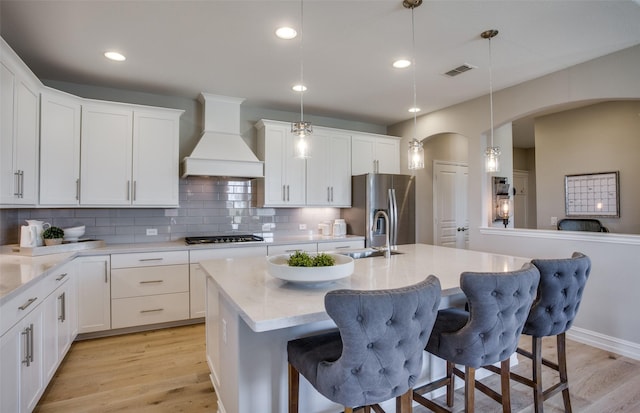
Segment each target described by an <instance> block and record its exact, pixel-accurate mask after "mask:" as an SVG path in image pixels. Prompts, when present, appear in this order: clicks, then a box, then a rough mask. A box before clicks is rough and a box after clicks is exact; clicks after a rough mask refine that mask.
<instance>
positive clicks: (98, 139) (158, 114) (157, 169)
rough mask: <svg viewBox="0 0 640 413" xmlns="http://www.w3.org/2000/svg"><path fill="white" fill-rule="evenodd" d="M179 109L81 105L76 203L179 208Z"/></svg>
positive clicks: (111, 104) (99, 104)
mask: <svg viewBox="0 0 640 413" xmlns="http://www.w3.org/2000/svg"><path fill="white" fill-rule="evenodd" d="M181 114H182V111H180V110H174V109H164V108H151V107H138V106H131V105H123V104H117V103H109V102H88V103H85V104H83V106H82V134H81V142H82V145H81V148H82V149H81V163H80V164H81V174H80V176H81V179H80V188H81V190H80V203H81V205H95V206H101V205H122V206H166V207H175V206H178V150H179V149H178V145H179V128H180V115H181Z"/></svg>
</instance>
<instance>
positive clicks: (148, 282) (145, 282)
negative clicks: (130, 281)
mask: <svg viewBox="0 0 640 413" xmlns="http://www.w3.org/2000/svg"><path fill="white" fill-rule="evenodd" d="M163 282H164V280H149V281H140V284H158V283H163Z"/></svg>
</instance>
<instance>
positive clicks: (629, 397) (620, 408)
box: [35, 324, 640, 413]
mask: <svg viewBox="0 0 640 413" xmlns="http://www.w3.org/2000/svg"><path fill="white" fill-rule="evenodd" d="M528 343H529V340H525V339H524V338H523V341H522V344H523V346H524V347H528V346H527V344H528ZM543 343H544V354H545V356H546V355H547V354H550V353H548V351H549V350H550V349H551V344H552V343H553V341H552V340H546V339H545V340H544V341H543ZM567 351H568V355H567V357H568V364H569V382H570V387H571V401H572V406H573V411H574V412H575V413H614V412H628V413H639V412H640V361H636V360H632V359H629V358H626V357H621V356H618V355H615V354H612V353H608V352H606V351H602V350H599V349H596V348H593V347H590V346H586V345H584V344H580V343H576V342H574V341H570V340H568V341H567ZM554 357H555V356H554ZM529 368H530V364H529V361H528V360H526V359H521V362H520V364H519V365H518V366H516V367H515V368H514V370H516V371H520V372H527V371H529V370H528V369H529ZM552 376H553V374H551V375H549V374H547V375H545V376H544V380H545V383H547V382H548V381H549V380H553V379H554V377H552ZM483 381H484V382H485V383H490V384H497V383H498V380H497V378H496V377H490V378H487V379H485V380H483ZM496 388H498V387H496ZM511 391H512V406H513V412H514V413H530V412H533V406H532V403H533V402H532V393H531V391H530V390H529V389H528V388H526V387H524V386H522V385H520V384H517V383H513V382H512V390H511ZM462 397H463V393H462V392H461V391H460V390H459V391H457V392H456V400H455V411H456V412H459V411H462V410H464V409H463V408H464V403H463V398H462ZM35 411H36V412H39V413H49V412H54V413H58V412H60V413H62V412H64V413H76V412H96V413H97V412H100V413H106V412H123V411H127V412H136V413H137V412H143V413H145V412H149V413H150V412H154V413H156V412H190V413H201V412H215V411H216V397H215V394H214V392H213V389H212V386H211V383H210V381H209V371H208V367H207V363H206V361H205V339H204V324H196V325H191V326H186V327H176V328H170V329H164V330H157V331H150V332H144V333H136V334H129V335H125V336H118V337H108V338H100V339H94V340H87V341H80V342H76V343H74V344H73V346H72V348H71V350H70V351H69V353H68V354H67V357H66V358H65V360H64V362H63V364H62V365H61V367H60V368H59V369H58V372H57V373H56V375H55V377H54V379H53V380H52V381H51V383H50V385H49V387H48V389H47V391H46V393H45V394H44V396H43V397H42V399H41V400H40V403H39V404H38V407H37V408H36V410H35ZM426 411H428V410H426V409H423V408H421V407H416V408H414V413H423V412H426ZM476 411H477V412H479V413H493V412H496V413H498V412H501V411H502V409H501V407H500V405H499V404H497V403H496V402H494V401H493V400H491V399H489V398H487V397H485V396H484V395H482V394H481V393H480V392H477V393H476ZM563 411H564V409H563V407H562V396H561V395H556V396H554V397H553V398H551V399H550V400H548V401H546V402H545V413H561V412H563ZM230 413H232V412H230ZM256 413H269V412H256Z"/></svg>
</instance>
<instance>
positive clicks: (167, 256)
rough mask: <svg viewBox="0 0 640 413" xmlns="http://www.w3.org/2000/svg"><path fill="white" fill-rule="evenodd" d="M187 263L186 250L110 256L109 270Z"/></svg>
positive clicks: (187, 252)
mask: <svg viewBox="0 0 640 413" xmlns="http://www.w3.org/2000/svg"><path fill="white" fill-rule="evenodd" d="M188 263H189V251H186V250H185V251H163V252H141V253H131V254H112V255H111V268H126V267H150V266H153V265H175V264H188Z"/></svg>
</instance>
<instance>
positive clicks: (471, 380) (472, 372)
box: [464, 366, 476, 413]
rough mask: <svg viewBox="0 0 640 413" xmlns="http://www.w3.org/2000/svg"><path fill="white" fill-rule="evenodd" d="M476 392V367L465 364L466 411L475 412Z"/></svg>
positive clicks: (467, 412)
mask: <svg viewBox="0 0 640 413" xmlns="http://www.w3.org/2000/svg"><path fill="white" fill-rule="evenodd" d="M475 392H476V369H475V368H473V367H468V366H465V368H464V411H465V412H466V413H473V412H474V405H475Z"/></svg>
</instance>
